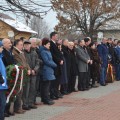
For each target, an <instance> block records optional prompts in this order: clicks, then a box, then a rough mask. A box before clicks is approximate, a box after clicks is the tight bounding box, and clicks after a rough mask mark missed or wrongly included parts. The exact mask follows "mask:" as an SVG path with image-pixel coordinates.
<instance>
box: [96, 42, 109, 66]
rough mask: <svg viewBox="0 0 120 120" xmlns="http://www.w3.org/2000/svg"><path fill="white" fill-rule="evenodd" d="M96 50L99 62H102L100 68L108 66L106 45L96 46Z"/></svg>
mask: <svg viewBox="0 0 120 120" xmlns="http://www.w3.org/2000/svg"><path fill="white" fill-rule="evenodd" d="M97 48H98V54H99V57H100V59H101V62H102V64H101V66H102V67H107V66H108V54H109V51H108V48H107V45H105V44H103V43H102V44H100V45H98V47H97Z"/></svg>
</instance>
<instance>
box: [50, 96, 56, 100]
mask: <svg viewBox="0 0 120 120" xmlns="http://www.w3.org/2000/svg"><path fill="white" fill-rule="evenodd" d="M50 98H51V99H52V100H58V97H56V96H54V95H52V96H50Z"/></svg>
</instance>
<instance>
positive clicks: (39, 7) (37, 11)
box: [0, 0, 52, 18]
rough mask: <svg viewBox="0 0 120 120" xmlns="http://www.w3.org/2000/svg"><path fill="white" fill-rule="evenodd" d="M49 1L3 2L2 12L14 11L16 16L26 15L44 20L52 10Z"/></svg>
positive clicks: (19, 0)
mask: <svg viewBox="0 0 120 120" xmlns="http://www.w3.org/2000/svg"><path fill="white" fill-rule="evenodd" d="M51 7H52V5H51V3H50V1H49V0H45V1H44V0H1V3H0V10H2V11H12V12H14V13H15V14H19V13H20V14H21V13H24V14H26V16H28V15H33V16H36V17H40V18H42V17H43V16H44V15H46V14H47V12H48V11H50V10H51Z"/></svg>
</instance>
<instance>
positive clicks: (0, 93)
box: [0, 90, 6, 120]
mask: <svg viewBox="0 0 120 120" xmlns="http://www.w3.org/2000/svg"><path fill="white" fill-rule="evenodd" d="M5 105H6V97H5V91H4V90H0V120H4V110H5Z"/></svg>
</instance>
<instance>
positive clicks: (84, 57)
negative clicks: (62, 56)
mask: <svg viewBox="0 0 120 120" xmlns="http://www.w3.org/2000/svg"><path fill="white" fill-rule="evenodd" d="M75 50H76V57H77V63H78V70H79V72H88V63H87V61H88V60H90V56H89V54H88V53H87V50H86V49H84V48H83V47H81V46H78V47H77V48H76V49H75Z"/></svg>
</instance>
